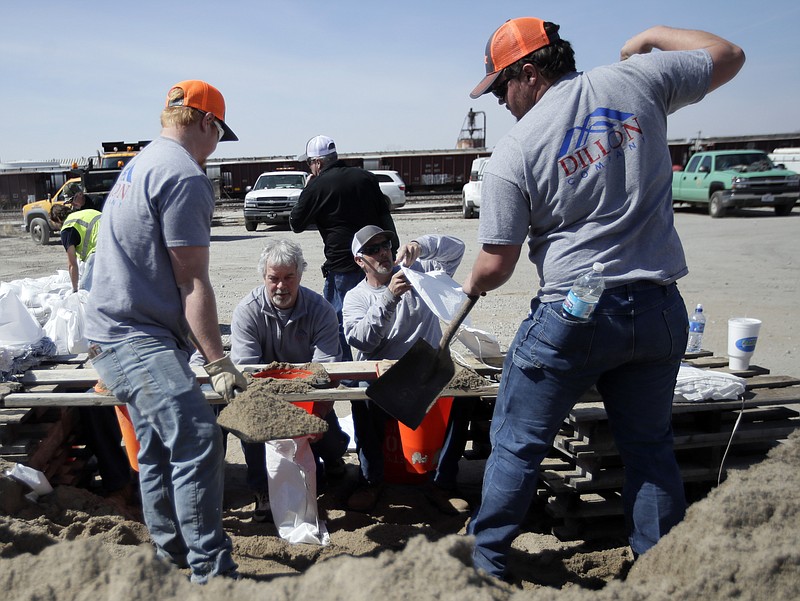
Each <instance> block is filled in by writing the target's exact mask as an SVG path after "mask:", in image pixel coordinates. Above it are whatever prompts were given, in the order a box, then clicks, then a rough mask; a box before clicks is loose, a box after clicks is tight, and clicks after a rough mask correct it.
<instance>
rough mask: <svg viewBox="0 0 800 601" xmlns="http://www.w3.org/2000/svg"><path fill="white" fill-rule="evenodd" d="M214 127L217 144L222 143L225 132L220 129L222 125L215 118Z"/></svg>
mask: <svg viewBox="0 0 800 601" xmlns="http://www.w3.org/2000/svg"><path fill="white" fill-rule="evenodd" d="M214 125H215V126H216V127H217V142H222V137H223V136H224V135H225V130H224V129H223V128H222V124H221V123H220V122H219V119H217V118H216V117H214Z"/></svg>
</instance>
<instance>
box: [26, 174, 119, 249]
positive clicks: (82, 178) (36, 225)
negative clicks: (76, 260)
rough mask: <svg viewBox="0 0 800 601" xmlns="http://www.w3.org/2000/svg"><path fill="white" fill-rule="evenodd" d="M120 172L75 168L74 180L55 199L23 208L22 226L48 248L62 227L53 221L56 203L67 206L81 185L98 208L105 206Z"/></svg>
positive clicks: (48, 199) (35, 240) (60, 190)
mask: <svg viewBox="0 0 800 601" xmlns="http://www.w3.org/2000/svg"><path fill="white" fill-rule="evenodd" d="M120 171H121V170H120V169H73V170H72V171H70V176H72V177H70V178H69V179H67V181H66V182H64V185H63V186H61V187H60V188H59V189H58V191H57V192H56V193H55V195H54V196H52V197H50V198H46V199H44V200H37V201H36V202H29V203H28V204H26V205H25V206H24V207H22V222H23V223H22V225H23V227H24V228H25V231H27V232H30V235H31V239H33V241H34V242H36V244H41V245H47V244H48V243H49V242H50V236H51V235H53V234H55V233H56V232H58V227H56V226H55V224H54V223H53V222H52V221H50V209H51V208H52V207H53V204H56V203H62V204H63V203H64V201H65V200H66V196H65V192H66V191H67V190H70V189H71V188H72V187H74V186H77V185H79V184H80V185H81V186H83V189H84V190H85V192H86V195H87V196H88V197H89V198H90V199H91V200H92V201H93V203H94V205H95V206H96V207H102V206H103V202H104V201H105V199H106V196H108V193H109V192H110V191H111V188H112V186H113V185H114V182H116V181H117V176H118V175H119V174H120Z"/></svg>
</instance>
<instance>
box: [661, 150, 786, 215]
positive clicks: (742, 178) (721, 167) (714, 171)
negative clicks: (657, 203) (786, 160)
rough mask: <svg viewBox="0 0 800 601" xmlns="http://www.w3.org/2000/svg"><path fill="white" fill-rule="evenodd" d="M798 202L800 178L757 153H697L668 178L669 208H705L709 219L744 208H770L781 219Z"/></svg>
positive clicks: (736, 151) (733, 151)
mask: <svg viewBox="0 0 800 601" xmlns="http://www.w3.org/2000/svg"><path fill="white" fill-rule="evenodd" d="M798 199H800V176H798V175H797V173H795V172H794V171H788V170H787V169H780V168H778V167H776V166H775V165H773V163H772V161H771V160H770V159H769V157H768V156H767V154H766V153H765V152H761V151H760V150H716V151H707V152H698V153H696V154H694V155H692V158H690V159H689V162H688V163H687V164H686V168H685V169H683V170H680V171H675V172H674V173H673V174H672V202H673V204H679V203H686V204H692V205H707V206H708V214H709V215H711V217H724V216H725V213H726V212H727V210H728V209H738V208H744V207H774V209H775V214H776V215H780V216H785V215H788V214H789V213H791V212H792V207H793V206H794V204H795V203H796V202H797V200H798Z"/></svg>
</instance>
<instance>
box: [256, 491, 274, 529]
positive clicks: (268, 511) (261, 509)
mask: <svg viewBox="0 0 800 601" xmlns="http://www.w3.org/2000/svg"><path fill="white" fill-rule="evenodd" d="M253 521H254V522H271V521H272V507H270V504H269V495H268V494H267V493H265V492H259V493H256V500H255V508H254V509H253Z"/></svg>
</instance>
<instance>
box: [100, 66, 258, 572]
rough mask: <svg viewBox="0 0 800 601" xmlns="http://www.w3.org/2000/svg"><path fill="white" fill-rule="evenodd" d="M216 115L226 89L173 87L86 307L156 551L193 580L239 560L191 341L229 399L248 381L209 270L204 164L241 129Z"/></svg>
mask: <svg viewBox="0 0 800 601" xmlns="http://www.w3.org/2000/svg"><path fill="white" fill-rule="evenodd" d="M224 119H225V100H224V98H223V97H222V94H221V93H220V92H219V90H217V89H216V88H215V87H213V86H211V85H209V84H208V83H206V82H204V81H199V80H188V81H182V82H180V83H177V84H175V85H174V86H173V87H172V88H171V89H170V91H169V92H168V94H167V100H166V106H165V108H164V110H163V111H162V113H161V125H162V129H161V136H160V137H159V138H158V139H157V140H154V141H153V142H151V143H150V144H148V145H147V147H146V148H145V149H144V150H142V151H141V152H140V153H139V154H137V155H136V156H135V157H134V158H133V159H131V161H130V162H129V163H128V164H127V165H126V166H125V167H124V168H123V170H122V172H121V173H120V175H119V177H118V179H117V181H116V183H115V184H114V187H113V188H112V190H111V192H110V193H109V195H108V199H107V200H106V203H105V206H104V210H103V218H102V219H101V220H100V233H99V236H98V241H97V252H96V255H97V259H96V260H95V271H94V278H93V279H94V286H93V287H92V293H91V294H90V295H89V303H88V307H87V310H86V335H87V338H88V339H89V340H90V341H91V346H90V349H89V358H90V359H91V360H92V365H93V366H94V368H95V369H96V370H97V372H98V374H99V375H100V377H101V378H102V380H103V382H105V384H106V386H107V387H108V388H109V390H110V391H111V392H112V393H113V394H114V396H116V397H117V398H118V399H119V400H121V401H124V402H125V403H126V404H127V408H128V412H129V414H130V417H131V421H132V422H133V425H134V428H135V430H136V437H137V439H138V441H139V444H140V450H139V455H138V460H139V470H140V472H139V475H140V477H139V480H140V489H141V497H142V510H143V513H144V518H145V523H146V525H147V528H148V530H149V531H150V536H151V538H152V539H153V542H154V544H155V547H156V553H157V555H158V556H159V557H161V558H162V559H164V560H165V561H168V562H170V563H171V564H173V565H175V566H178V567H184V568H185V567H188V568H190V569H191V579H192V581H193V582H197V583H205V582H206V581H208V579H209V578H212V577H215V576H234V577H235V576H236V568H237V566H236V564H235V563H234V561H233V558H232V556H231V549H232V545H231V540H230V538H229V537H228V535H227V534H225V531H224V530H223V528H222V492H223V478H224V475H223V465H224V463H223V462H224V453H223V448H222V435H221V432H220V429H219V427H218V426H217V422H216V418H215V416H214V413H213V411H212V409H211V406H210V405H209V404H208V401H206V399H205V397H204V395H203V393H202V392H201V390H200V385H199V383H198V382H197V378H196V377H195V375H194V372H193V371H192V370H191V369H190V368H189V356H190V354H191V352H192V351H193V350H194V349H195V348H197V350H199V351H200V352H201V353H202V355H203V356H204V357H205V359H206V360H207V362H208V363H207V364H206V366H205V368H206V371H207V372H208V374H209V376H210V379H211V385H212V386H213V388H214V390H215V391H216V392H217V393H219V394H220V395H221V396H223V397H224V398H225V400H230V399H231V398H232V396H233V389H234V387H238V388H241V389H244V388H246V387H247V381H246V380H245V378H244V376H243V375H242V374H241V373H240V372H239V371H238V370H237V369H236V368H235V367H234V365H233V363H232V362H231V360H230V358H229V357H228V356H226V355H224V354H223V350H222V340H221V337H220V332H219V319H218V317H217V306H216V300H215V297H214V290H213V289H212V288H211V281H210V278H209V273H208V262H209V247H210V244H211V217H212V215H213V212H214V193H213V188H212V186H211V182H210V181H209V179H208V177H207V176H206V174H205V171H204V170H203V167H202V165H203V164H204V163H205V161H206V159H207V158H208V157H209V155H211V153H213V152H214V150H215V149H216V148H217V144H218V143H219V142H220V141H223V140H237V139H238V138H237V137H236V135H235V134H234V133H233V132H232V131H231V130H230V128H229V127H228V126H227V125H226V123H225V121H224ZM98 282H100V283H102V285H98Z"/></svg>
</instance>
